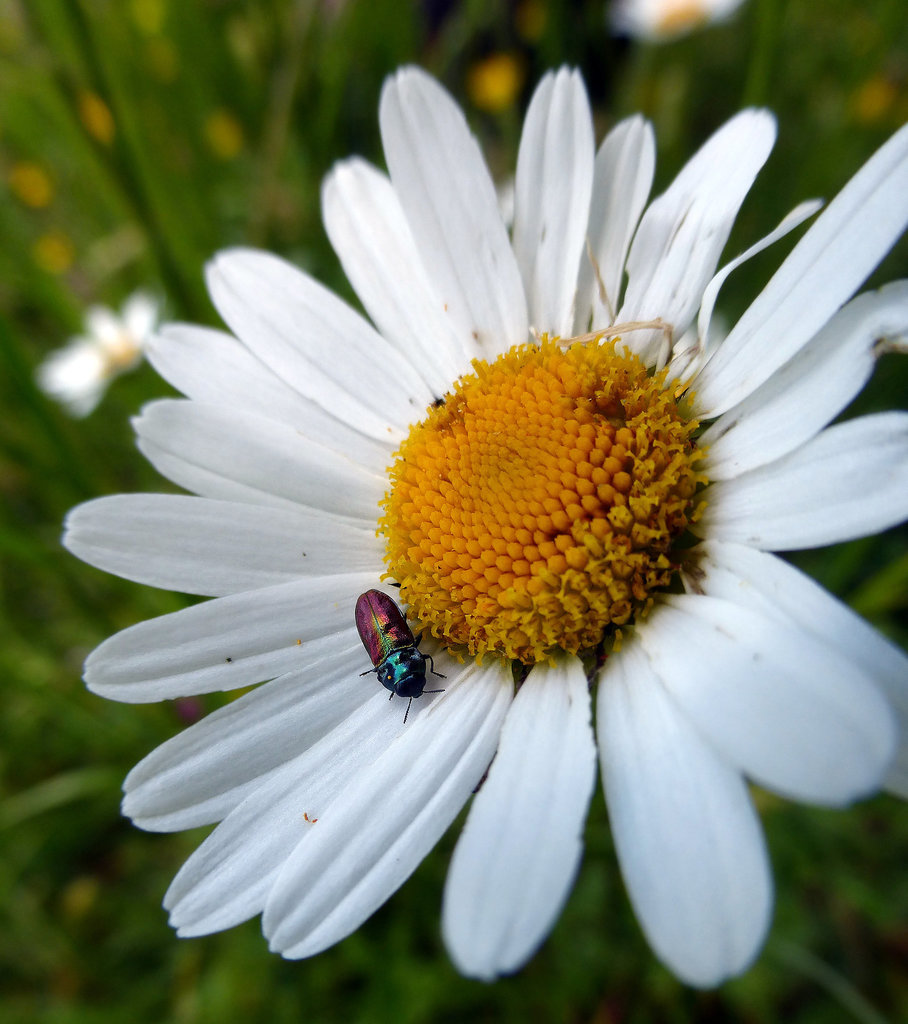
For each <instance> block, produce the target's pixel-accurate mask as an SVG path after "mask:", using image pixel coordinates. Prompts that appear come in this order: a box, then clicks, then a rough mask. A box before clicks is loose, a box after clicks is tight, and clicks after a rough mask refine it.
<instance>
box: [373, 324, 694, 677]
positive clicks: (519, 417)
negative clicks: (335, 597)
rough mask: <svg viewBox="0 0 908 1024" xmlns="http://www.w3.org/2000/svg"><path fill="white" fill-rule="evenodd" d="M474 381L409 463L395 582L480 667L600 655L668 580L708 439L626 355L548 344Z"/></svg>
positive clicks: (392, 495)
mask: <svg viewBox="0 0 908 1024" xmlns="http://www.w3.org/2000/svg"><path fill="white" fill-rule="evenodd" d="M473 369H474V372H473V373H472V374H469V375H467V376H465V377H463V378H461V379H460V380H459V381H458V382H457V383H456V384H455V386H454V389H453V391H452V393H451V394H449V395H447V396H446V399H445V401H444V402H443V403H442V404H439V405H438V406H437V407H433V408H431V409H429V411H428V414H427V416H426V418H425V419H424V420H423V421H422V423H420V424H418V425H417V426H415V427H413V428H412V429H411V431H410V434H409V436H408V437H407V438H406V440H405V441H404V443H403V444H402V445H401V447H400V450H399V451H398V452H397V455H396V457H395V462H394V465H393V466H392V467H391V471H390V475H391V486H390V489H389V491H388V493H387V495H386V496H385V499H384V502H383V508H384V514H383V516H382V518H381V520H380V532H381V534H382V535H383V536H384V537H385V539H386V542H387V550H386V560H387V565H388V575H389V576H390V577H393V578H394V579H396V580H397V581H399V583H400V586H401V599H402V601H404V602H405V603H406V604H408V605H409V610H408V611H409V614H410V616H411V617H412V618H414V619H415V620H416V621H417V623H418V624H419V626H420V627H421V628H422V629H423V630H425V631H428V632H429V633H431V634H432V635H433V636H435V637H438V638H440V639H441V640H443V641H444V642H445V643H447V644H449V645H452V646H463V647H465V648H466V649H467V650H468V651H469V653H471V654H479V655H482V654H485V653H495V654H499V655H503V656H505V657H507V658H511V659H516V660H519V661H521V662H524V663H525V664H532V663H533V662H537V661H541V660H544V659H546V658H547V657H549V656H550V655H551V654H552V653H554V652H555V651H556V650H565V651H569V652H572V653H576V652H578V651H582V650H586V649H589V648H593V647H595V646H596V645H597V644H599V643H600V642H601V641H602V640H603V639H604V638H605V637H606V636H607V635H608V634H609V631H610V630H611V631H613V630H614V627H617V626H621V625H624V624H626V623H628V622H630V621H631V620H632V618H633V617H634V616H635V615H639V614H641V613H642V612H644V611H645V610H646V609H647V608H648V606H649V604H650V603H651V601H652V597H651V594H652V592H653V591H654V590H656V589H658V588H664V587H666V586H668V585H669V584H670V582H671V580H672V576H673V574H674V571H675V564H674V562H673V560H672V557H671V551H672V546H673V544H674V542H675V541H676V540H677V539H678V538H679V537H680V536H681V534H683V533H684V531H685V530H686V529H687V526H688V523H689V522H690V521H691V520H692V519H693V518H694V516H695V514H696V508H695V503H694V494H695V491H696V489H697V486H698V484H700V483H703V482H705V478H704V477H703V475H702V473H699V472H698V471H697V470H696V468H695V467H696V464H697V463H698V462H699V461H700V459H701V458H702V453H701V452H698V450H697V449H696V447H695V445H694V442H693V440H692V434H693V432H694V430H695V429H696V427H697V423H696V421H693V420H690V419H688V418H686V417H685V416H684V415H683V414H682V412H681V410H680V409H679V405H678V403H677V402H676V401H675V400H674V398H673V396H672V390H671V388H669V387H666V374H665V372H664V371H663V372H661V373H657V374H655V375H651V374H649V373H647V371H646V369H645V367H644V366H643V365H642V364H641V363H640V361H639V360H638V359H637V358H636V357H634V356H629V355H626V354H619V353H618V352H617V351H616V347H615V343H614V342H607V343H606V342H600V343H599V344H595V343H594V344H590V345H586V344H579V343H576V344H574V345H571V346H570V347H568V348H567V349H565V348H564V347H562V346H561V345H559V344H557V343H556V342H554V341H549V340H548V339H546V338H543V340H542V342H541V343H540V344H539V345H522V346H519V347H516V348H513V349H511V350H510V351H508V352H506V353H505V354H504V355H502V356H500V357H499V358H498V359H496V360H495V361H494V362H492V363H487V362H485V361H482V360H475V361H474V363H473Z"/></svg>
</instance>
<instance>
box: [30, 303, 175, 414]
mask: <svg viewBox="0 0 908 1024" xmlns="http://www.w3.org/2000/svg"><path fill="white" fill-rule="evenodd" d="M158 315H159V306H158V302H157V300H155V299H153V298H152V297H151V296H150V295H148V294H146V293H145V292H135V293H134V294H133V295H131V296H130V297H129V298H128V299H127V300H126V302H125V303H124V304H123V309H122V311H121V312H120V313H119V314H118V313H116V312H115V311H114V310H112V309H109V308H108V307H107V306H91V307H90V308H89V310H88V312H87V313H86V314H85V333H84V334H80V335H79V336H78V337H75V338H71V339H70V341H69V342H68V343H67V344H66V345H65V346H64V347H63V348H61V349H57V351H56V352H52V353H51V354H50V355H49V356H48V357H47V359H45V360H44V362H43V363H42V364H41V365H40V366H39V367H38V385H39V387H40V388H41V390H42V391H44V393H45V394H47V395H49V396H50V397H51V398H55V399H56V400H57V401H58V402H60V403H61V404H62V405H63V406H65V407H66V409H67V410H68V411H69V412H70V414H71V415H73V416H79V417H81V416H87V415H88V414H89V413H90V412H92V411H93V410H94V409H95V408H96V406H97V405H98V403H99V402H100V401H101V399H102V397H103V396H104V392H105V391H106V390H107V385H108V384H109V383H110V382H111V381H112V380H113V379H114V377H119V375H120V374H121V373H126V371H127V370H132V369H134V368H135V367H136V366H138V364H139V362H140V361H141V359H142V353H143V351H144V349H145V345H146V344H147V342H148V339H149V338H150V337H151V334H152V331H154V329H155V327H156V326H157V322H158Z"/></svg>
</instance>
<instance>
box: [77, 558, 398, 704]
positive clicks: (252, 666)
mask: <svg viewBox="0 0 908 1024" xmlns="http://www.w3.org/2000/svg"><path fill="white" fill-rule="evenodd" d="M377 583H378V580H377V573H375V572H371V573H351V574H348V575H344V576H322V577H317V576H316V577H308V578H306V579H300V580H294V581H293V582H292V583H281V584H279V585H277V586H274V587H265V588H264V589H261V590H253V591H247V592H244V593H242V594H231V595H230V596H228V597H216V598H213V599H212V600H210V601H203V602H202V603H201V604H196V605H193V606H192V607H191V608H183V609H182V610H181V611H178V612H172V613H171V614H169V615H160V616H158V618H156V619H147V620H146V621H145V622H139V623H137V624H136V625H135V626H129V627H128V628H127V629H123V630H121V631H120V632H119V633H114V635H113V636H111V637H108V638H107V640H105V641H104V642H103V643H102V644H100V645H99V646H98V647H96V648H95V649H94V650H93V651H92V652H91V654H90V655H89V656H88V659H87V660H86V662H85V677H84V678H85V684H86V686H88V688H89V689H90V690H92V691H94V692H95V693H98V694H100V695H101V696H102V697H108V698H110V699H111V700H121V701H124V702H126V703H127V704H143V703H146V702H149V701H156V700H168V699H169V698H171V697H187V696H191V695H193V694H198V693H214V692H216V691H218V690H233V689H236V688H237V687H240V686H250V685H252V684H253V683H258V682H261V681H262V680H265V679H274V678H276V677H277V676H280V675H283V674H284V673H285V672H292V671H293V670H295V669H300V670H302V669H304V668H306V666H307V665H309V664H310V663H311V659H318V658H321V657H323V656H324V655H325V654H326V653H327V652H328V651H330V650H331V649H332V645H333V643H334V636H333V634H336V633H339V632H340V631H342V630H344V629H347V628H349V626H350V625H351V623H352V622H353V605H354V603H355V601H356V597H357V595H358V594H361V593H363V592H364V591H366V590H368V589H369V588H370V587H374V586H376V585H377Z"/></svg>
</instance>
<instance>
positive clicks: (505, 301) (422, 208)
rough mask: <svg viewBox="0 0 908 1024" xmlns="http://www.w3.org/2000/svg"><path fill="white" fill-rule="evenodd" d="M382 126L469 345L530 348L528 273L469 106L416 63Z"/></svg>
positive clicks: (422, 248) (416, 227) (392, 97)
mask: <svg viewBox="0 0 908 1024" xmlns="http://www.w3.org/2000/svg"><path fill="white" fill-rule="evenodd" d="M379 120H380V124H381V136H382V143H383V145H384V149H385V159H386V161H387V163H388V169H389V171H390V173H391V181H392V183H393V185H394V189H395V191H396V192H397V195H398V197H399V199H400V202H401V205H402V206H403V208H404V212H405V214H406V216H407V221H408V222H409V225H410V230H411V231H412V232H413V237H414V239H415V240H416V245H417V247H418V249H419V252H420V255H421V256H422V259H423V262H424V264H425V267H426V269H427V271H428V273H429V276H430V278H431V279H432V282H433V284H434V286H435V290H436V292H437V294H438V296H439V297H440V298H441V300H442V302H443V303H444V306H445V310H446V312H447V313H448V315H449V316H450V318H451V323H452V324H453V325H454V328H455V330H456V331H457V332H458V336H459V337H460V338H461V340H462V344H463V345H464V346H465V347H466V348H467V349H468V351H470V353H471V354H475V355H482V356H485V357H488V356H495V355H497V354H498V353H500V352H504V351H505V350H506V349H508V348H509V347H510V346H512V345H519V344H523V343H524V342H525V341H526V340H527V311H526V299H525V298H524V293H523V284H522V282H521V279H520V271H519V270H518V269H517V262H516V260H515V259H514V253H513V252H512V250H511V244H510V241H509V240H508V235H507V231H506V230H505V226H504V222H503V220H502V218H501V212H500V211H499V208H498V198H497V196H496V193H495V186H494V185H493V184H492V179H491V177H490V176H489V172H488V169H487V168H486V165H485V162H484V160H483V158H482V154H481V153H480V151H479V146H478V145H477V143H476V140H475V139H474V138H473V136H472V135H471V134H470V130H469V128H468V127H467V122H466V120H465V119H464V116H463V114H462V113H461V111H460V108H459V107H458V106H457V104H456V103H455V102H454V101H453V100H452V99H451V97H450V96H449V95H448V93H447V92H446V91H445V90H444V89H443V88H442V87H441V86H440V85H439V84H438V83H437V82H436V81H435V80H434V79H433V78H431V77H430V76H429V75H427V74H426V73H425V72H424V71H421V70H420V69H419V68H413V67H410V68H404V69H403V70H401V71H398V72H397V74H396V75H395V76H393V77H392V78H389V79H388V80H387V81H386V82H385V86H384V89H383V90H382V96H381V105H380V108H379Z"/></svg>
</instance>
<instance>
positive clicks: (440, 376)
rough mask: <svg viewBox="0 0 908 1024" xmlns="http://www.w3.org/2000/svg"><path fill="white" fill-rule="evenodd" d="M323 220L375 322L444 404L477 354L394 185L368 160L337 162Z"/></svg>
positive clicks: (328, 183) (325, 190) (325, 198)
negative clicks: (428, 264)
mask: <svg viewBox="0 0 908 1024" xmlns="http://www.w3.org/2000/svg"><path fill="white" fill-rule="evenodd" d="M322 218H323V220H324V222H325V229H326V230H327V232H328V237H329V238H330V239H331V244H332V245H333V246H334V251H335V252H336V253H337V255H338V257H339V258H340V261H341V263H342V265H343V268H344V272H345V273H346V275H347V278H348V279H349V281H350V283H351V284H352V285H353V287H354V288H355V289H356V294H357V295H358V296H359V299H360V301H361V302H362V304H363V306H364V307H365V309H366V312H367V313H368V314H369V316H370V317H371V318H372V321H373V323H374V324H375V326H376V327H378V329H379V330H380V331H381V332H382V334H383V335H384V336H385V337H386V338H388V339H389V340H390V341H391V342H393V343H394V344H395V345H396V346H397V348H399V349H400V350H401V351H402V352H404V353H406V354H407V357H408V359H409V360H410V361H411V362H412V363H413V365H414V366H416V368H417V370H418V371H419V373H420V375H421V376H422V377H423V378H424V379H425V380H426V382H427V383H428V386H429V387H430V388H431V390H432V391H433V393H434V394H435V395H436V396H437V397H439V398H440V397H441V396H442V395H444V394H445V393H446V392H447V390H448V389H449V388H450V386H451V383H452V382H453V381H454V380H455V379H456V378H457V377H459V376H460V375H461V374H462V373H465V372H466V371H467V370H469V367H470V352H472V348H467V347H466V346H465V345H463V344H462V343H461V339H460V338H459V337H458V336H457V333H456V332H455V331H454V329H453V327H452V324H451V318H450V317H449V316H448V314H447V313H446V312H445V309H444V304H443V302H442V300H441V299H440V298H439V297H438V295H437V294H436V292H435V290H434V288H433V286H432V283H431V282H430V280H429V278H428V275H427V274H426V270H425V267H424V266H423V262H422V259H421V258H420V255H419V250H418V249H417V248H416V242H415V241H414V239H413V235H412V234H411V232H410V227H409V225H408V224H407V220H406V217H405V216H404V211H403V210H402V209H401V205H400V200H399V199H398V198H397V193H396V192H395V191H394V189H393V187H392V185H391V182H390V181H389V180H388V178H387V176H386V175H384V174H382V173H381V172H380V171H378V170H376V169H375V168H374V167H372V166H371V165H370V164H367V163H366V162H365V161H364V160H360V159H353V160H346V161H344V162H343V163H340V164H335V166H334V168H333V169H332V170H331V173H330V174H329V175H328V177H327V178H326V179H325V182H324V184H323V186H322Z"/></svg>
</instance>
